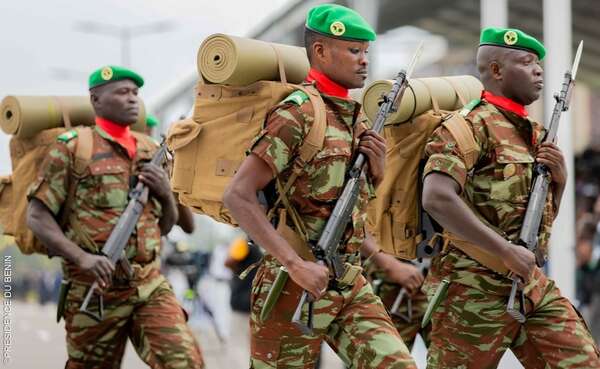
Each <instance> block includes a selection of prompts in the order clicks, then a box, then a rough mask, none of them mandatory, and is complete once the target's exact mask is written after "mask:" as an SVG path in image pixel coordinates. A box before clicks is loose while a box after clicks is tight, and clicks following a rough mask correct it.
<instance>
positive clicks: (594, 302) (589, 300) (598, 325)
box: [575, 149, 600, 342]
mask: <svg viewBox="0 0 600 369" xmlns="http://www.w3.org/2000/svg"><path fill="white" fill-rule="evenodd" d="M599 173H600V151H596V150H591V149H590V150H586V151H585V152H583V154H581V155H580V156H578V157H576V158H575V178H576V183H575V191H576V197H575V199H576V200H575V201H576V209H577V210H576V237H577V242H576V247H575V252H576V260H577V272H576V273H577V275H576V291H577V301H578V304H579V308H580V310H581V312H582V313H583V315H584V318H585V320H586V321H587V322H588V324H589V325H590V329H591V330H592V334H593V335H594V338H595V339H596V342H600V283H599V282H600V263H599V261H600V176H599V175H598V174H599Z"/></svg>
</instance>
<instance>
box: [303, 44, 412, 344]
mask: <svg viewBox="0 0 600 369" xmlns="http://www.w3.org/2000/svg"><path fill="white" fill-rule="evenodd" d="M421 51H422V44H421V45H419V47H418V48H417V51H416V53H415V55H414V56H413V59H412V61H411V64H410V66H409V67H408V71H407V70H401V71H400V72H399V73H398V75H397V76H396V79H395V80H394V83H393V85H392V88H391V90H390V92H389V93H388V94H387V95H384V96H383V101H382V103H381V106H380V108H379V111H378V112H377V116H376V117H375V122H374V123H373V130H374V131H375V132H377V133H380V132H381V131H382V130H383V126H384V124H385V121H386V119H387V117H388V116H389V115H390V114H391V113H392V112H394V111H395V110H396V107H397V102H398V101H400V100H401V99H402V95H403V94H404V90H405V89H406V87H407V86H408V79H409V77H410V75H411V74H412V71H413V69H414V67H415V64H416V62H417V59H418V58H419V56H420V54H421ZM366 159H367V158H366V156H365V155H363V154H362V153H360V154H359V155H358V156H357V157H356V160H355V161H354V163H353V164H352V167H351V169H350V171H349V172H348V176H347V178H348V179H347V181H346V184H345V185H344V190H343V191H342V195H341V196H340V198H339V199H338V200H337V202H336V203H335V207H334V208H333V212H332V213H331V216H330V217H329V219H328V220H327V223H326V224H325V229H324V230H323V233H322V234H321V237H320V238H319V240H318V241H317V244H316V245H311V249H312V252H313V254H314V256H315V258H316V259H317V262H318V263H320V264H324V265H326V266H327V267H328V268H329V270H331V271H333V274H334V278H335V279H341V278H342V277H343V274H344V269H345V268H344V263H342V260H341V258H340V254H339V253H338V246H339V244H340V241H341V239H342V236H343V234H344V231H345V230H346V226H347V225H348V223H349V222H350V219H351V217H352V210H353V209H354V206H355V205H356V201H357V200H358V193H359V190H360V179H361V177H364V176H365V175H366V172H365V171H366ZM307 302H308V318H307V323H306V324H304V323H303V322H302V319H301V316H302V307H303V306H304V304H305V303H307ZM313 303H314V301H313V299H312V296H310V297H309V294H308V292H307V291H302V296H301V297H300V302H299V303H298V306H297V307H296V311H295V312H294V316H293V317H292V323H295V324H296V325H297V326H298V328H300V330H301V331H302V332H303V333H304V334H311V333H312V328H313Z"/></svg>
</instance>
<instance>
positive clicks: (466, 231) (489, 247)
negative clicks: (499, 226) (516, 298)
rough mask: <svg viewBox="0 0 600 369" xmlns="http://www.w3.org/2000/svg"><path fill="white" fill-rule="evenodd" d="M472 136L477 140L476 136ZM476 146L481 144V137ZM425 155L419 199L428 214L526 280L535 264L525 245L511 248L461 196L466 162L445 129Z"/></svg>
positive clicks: (433, 139) (430, 145)
mask: <svg viewBox="0 0 600 369" xmlns="http://www.w3.org/2000/svg"><path fill="white" fill-rule="evenodd" d="M474 137H475V139H476V141H478V140H479V137H478V136H477V135H475V136H474ZM479 145H480V147H482V146H483V143H482V142H481V140H479ZM426 154H427V156H428V160H427V164H426V165H425V171H424V175H425V178H424V181H423V197H422V198H423V208H424V209H425V210H426V211H427V213H429V214H430V215H431V216H432V217H433V218H434V219H435V220H436V221H437V222H438V223H440V225H442V227H444V229H446V230H448V231H450V232H452V233H454V234H455V235H457V236H458V237H460V238H462V239H463V240H465V241H468V242H471V243H473V244H475V245H477V246H478V247H480V248H483V249H485V250H486V251H487V252H489V253H490V254H492V255H497V256H498V257H500V258H502V260H503V261H504V263H505V265H506V266H507V268H508V269H509V270H511V271H513V272H514V273H516V274H517V275H519V276H520V277H521V278H523V280H524V281H528V280H529V276H530V274H531V272H532V271H533V268H534V266H535V257H534V256H533V253H531V252H530V251H529V250H527V249H526V248H524V247H513V246H512V245H511V244H510V243H509V242H508V241H507V240H505V239H504V238H503V237H502V236H500V235H499V234H498V233H496V232H495V231H494V230H493V229H491V228H489V227H487V226H486V225H485V224H483V222H481V220H479V218H477V216H476V215H475V214H474V213H473V211H471V209H470V208H469V207H468V206H467V204H466V203H465V202H464V201H463V199H462V198H461V197H460V194H461V193H462V191H463V186H464V184H465V182H466V179H467V170H466V164H465V162H464V159H463V158H462V154H461V153H460V152H459V151H458V148H457V146H456V142H455V141H454V139H453V137H452V136H451V134H450V133H449V132H448V131H447V130H446V129H445V128H443V127H441V128H439V129H437V130H436V131H435V132H434V134H433V136H432V138H431V139H430V141H429V142H428V144H427V146H426Z"/></svg>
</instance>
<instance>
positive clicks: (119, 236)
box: [79, 139, 167, 321]
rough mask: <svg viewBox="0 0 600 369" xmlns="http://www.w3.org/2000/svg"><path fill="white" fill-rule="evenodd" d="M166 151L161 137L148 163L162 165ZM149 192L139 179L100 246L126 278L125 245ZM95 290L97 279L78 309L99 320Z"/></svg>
mask: <svg viewBox="0 0 600 369" xmlns="http://www.w3.org/2000/svg"><path fill="white" fill-rule="evenodd" d="M166 153H167V144H166V142H165V140H164V139H163V142H162V143H161V144H160V147H159V148H158V151H157V152H156V154H154V156H153V157H152V160H150V164H154V165H157V166H159V167H160V166H162V165H163V163H164V161H165V158H166ZM149 192H150V189H149V188H148V186H146V185H145V184H143V183H142V182H141V181H139V182H138V183H137V185H136V186H135V188H133V189H132V190H131V191H130V192H129V203H128V204H127V207H126V208H125V211H124V212H123V214H121V216H120V217H119V221H118V222H117V225H116V226H115V228H114V229H113V230H112V232H111V233H110V236H108V240H106V243H105V244H104V246H103V247H102V255H104V256H106V257H107V258H108V259H109V260H110V261H111V262H112V263H113V264H115V265H116V264H117V263H118V264H119V266H120V267H121V268H122V269H123V271H124V272H125V274H127V277H128V278H131V277H132V276H133V269H132V268H131V265H130V264H129V261H128V260H127V257H126V256H125V247H126V246H127V242H128V241H129V238H130V237H131V234H132V233H133V231H134V229H135V225H136V224H137V222H138V220H139V219H140V216H141V215H142V212H143V211H144V206H145V205H146V203H147V202H148V196H149ZM97 290H98V281H97V280H96V281H94V283H93V284H92V286H91V287H90V289H89V290H88V292H87V294H86V296H85V299H84V300H83V303H82V304H81V307H80V308H79V311H81V312H82V313H85V314H87V315H89V316H90V317H91V318H93V319H96V320H98V321H101V320H102V318H103V315H104V299H103V297H102V294H101V293H96V292H97ZM94 295H96V296H97V302H98V313H97V314H96V313H94V312H92V311H90V310H88V305H89V303H90V301H91V299H92V297H93V296H94Z"/></svg>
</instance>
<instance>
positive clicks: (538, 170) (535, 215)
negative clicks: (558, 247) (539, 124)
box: [506, 41, 583, 323]
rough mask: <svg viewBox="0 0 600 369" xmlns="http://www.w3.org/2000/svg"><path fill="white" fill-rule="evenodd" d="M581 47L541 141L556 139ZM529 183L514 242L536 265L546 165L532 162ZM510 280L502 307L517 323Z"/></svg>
mask: <svg viewBox="0 0 600 369" xmlns="http://www.w3.org/2000/svg"><path fill="white" fill-rule="evenodd" d="M582 50H583V41H581V42H579V47H578V48H577V53H576V54H575V59H574V61H573V66H572V68H571V71H567V72H565V76H564V79H563V83H562V88H561V90H560V94H556V95H554V98H555V99H556V103H555V104H554V110H553V111H552V118H551V119H550V125H549V126H548V130H547V132H546V135H545V136H544V140H543V142H555V141H556V133H557V131H558V123H559V122H560V116H561V114H562V112H564V111H567V110H568V109H569V102H570V101H571V92H572V90H573V85H574V84H575V76H576V75H577V68H578V67H579V60H580V59H581V52H582ZM532 183H533V185H532V187H531V195H530V197H529V202H528V203H527V211H526V213H525V219H524V220H523V225H522V227H521V233H520V234H519V240H518V244H519V245H521V246H524V247H527V249H528V250H530V251H531V252H533V253H534V254H535V259H536V264H537V265H538V266H539V267H542V266H544V264H545V260H544V259H543V256H542V255H541V253H540V251H539V249H538V247H537V246H538V235H539V230H540V226H541V223H542V215H543V213H544V207H545V206H546V200H547V198H548V188H549V187H550V170H549V169H548V167H546V166H545V165H543V164H540V163H537V164H535V166H534V167H533V181H532ZM512 280H513V282H512V288H511V290H510V296H509V298H508V304H507V307H506V311H507V312H508V314H510V315H511V316H512V317H513V318H514V319H515V320H517V321H518V322H519V323H524V322H525V320H526V318H525V296H524V294H523V291H522V290H520V289H519V286H518V283H519V281H520V278H519V277H513V278H512ZM517 293H518V294H519V300H520V306H519V309H516V308H515V300H516V298H517Z"/></svg>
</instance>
